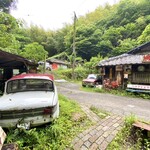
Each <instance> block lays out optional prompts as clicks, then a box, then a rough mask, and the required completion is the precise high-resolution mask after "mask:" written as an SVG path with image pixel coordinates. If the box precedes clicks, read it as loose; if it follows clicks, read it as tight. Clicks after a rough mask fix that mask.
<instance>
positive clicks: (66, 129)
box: [5, 95, 91, 150]
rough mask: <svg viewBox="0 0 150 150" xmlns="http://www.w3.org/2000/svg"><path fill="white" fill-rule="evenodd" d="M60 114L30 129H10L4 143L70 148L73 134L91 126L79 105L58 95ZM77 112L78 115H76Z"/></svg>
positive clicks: (26, 148)
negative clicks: (53, 119) (48, 122)
mask: <svg viewBox="0 0 150 150" xmlns="http://www.w3.org/2000/svg"><path fill="white" fill-rule="evenodd" d="M59 102H60V116H59V118H58V119H57V120H55V121H54V122H52V123H51V124H48V125H44V126H41V127H37V128H32V129H30V130H23V129H14V130H13V129H10V130H8V131H7V138H6V140H5V144H6V143H17V144H18V146H19V149H20V150H30V149H34V150H41V149H44V150H51V149H52V150H58V149H59V150H64V149H66V148H71V142H72V140H73V139H74V138H75V136H76V135H77V134H78V133H79V132H82V131H83V130H85V129H87V128H88V127H89V126H91V121H90V120H88V118H87V116H86V115H85V113H84V112H83V111H82V110H81V108H80V106H79V105H78V104H77V103H75V102H74V101H70V100H68V99H67V98H66V97H64V96H62V95H59ZM76 112H78V115H76Z"/></svg>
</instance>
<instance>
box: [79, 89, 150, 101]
mask: <svg viewBox="0 0 150 150" xmlns="http://www.w3.org/2000/svg"><path fill="white" fill-rule="evenodd" d="M80 90H83V91H85V92H97V93H109V94H114V95H118V96H126V97H133V98H143V99H147V100H150V94H148V93H147V94H145V93H133V92H127V91H126V90H122V89H104V88H101V89H100V88H90V87H81V88H80Z"/></svg>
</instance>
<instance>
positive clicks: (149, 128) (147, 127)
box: [133, 121, 150, 137]
mask: <svg viewBox="0 0 150 150" xmlns="http://www.w3.org/2000/svg"><path fill="white" fill-rule="evenodd" d="M133 126H134V127H137V128H140V129H143V130H146V131H147V135H148V137H150V124H147V123H144V122H140V121H136V122H135V123H133Z"/></svg>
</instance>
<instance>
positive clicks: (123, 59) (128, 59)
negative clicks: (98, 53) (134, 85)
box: [98, 54, 143, 66]
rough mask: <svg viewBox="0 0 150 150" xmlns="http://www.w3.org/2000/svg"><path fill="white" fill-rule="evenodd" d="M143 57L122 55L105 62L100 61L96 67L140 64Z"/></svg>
mask: <svg viewBox="0 0 150 150" xmlns="http://www.w3.org/2000/svg"><path fill="white" fill-rule="evenodd" d="M142 61H143V55H131V54H122V55H119V56H116V57H111V58H109V59H107V60H102V61H100V62H99V63H98V66H115V65H125V64H142Z"/></svg>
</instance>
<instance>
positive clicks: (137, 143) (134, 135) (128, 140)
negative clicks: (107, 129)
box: [107, 115, 150, 150]
mask: <svg viewBox="0 0 150 150" xmlns="http://www.w3.org/2000/svg"><path fill="white" fill-rule="evenodd" d="M136 120H137V118H136V116H134V115H130V116H128V117H126V118H125V124H124V126H123V128H122V129H121V131H120V132H119V133H118V134H117V135H116V137H115V139H114V140H113V141H112V142H111V143H110V144H109V146H108V147H107V150H112V149H115V150H125V149H128V150H149V146H150V139H149V138H148V137H145V136H144V135H145V134H143V132H142V130H140V129H137V128H134V127H133V126H132V124H133V123H134V122H135V121H136Z"/></svg>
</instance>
